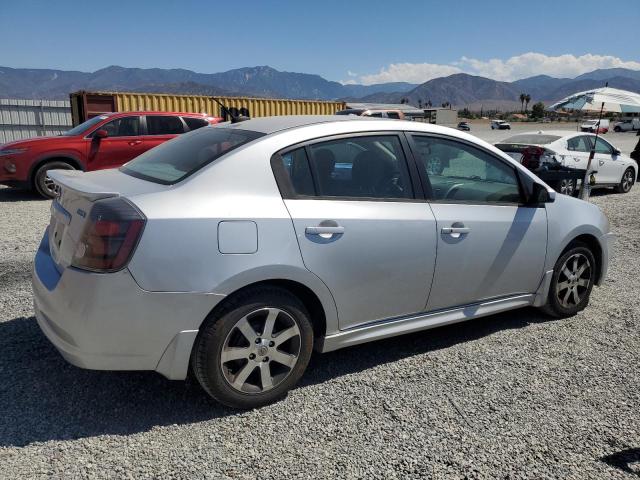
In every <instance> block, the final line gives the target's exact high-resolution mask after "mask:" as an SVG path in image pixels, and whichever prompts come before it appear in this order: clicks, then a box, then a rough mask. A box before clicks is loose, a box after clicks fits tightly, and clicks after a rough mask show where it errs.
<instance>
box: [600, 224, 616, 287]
mask: <svg viewBox="0 0 640 480" xmlns="http://www.w3.org/2000/svg"><path fill="white" fill-rule="evenodd" d="M615 239H616V236H615V234H614V233H612V232H609V233H605V234H604V235H603V236H602V237H601V239H600V245H601V247H602V265H601V269H600V270H601V271H600V277H599V278H598V281H597V282H596V285H602V284H603V283H604V281H605V280H606V278H607V272H608V271H609V259H610V258H611V255H612V254H613V244H614V242H615Z"/></svg>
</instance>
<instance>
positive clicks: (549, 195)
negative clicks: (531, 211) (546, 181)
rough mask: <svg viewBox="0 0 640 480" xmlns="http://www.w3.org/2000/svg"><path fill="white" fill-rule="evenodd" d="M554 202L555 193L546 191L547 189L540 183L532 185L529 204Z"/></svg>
mask: <svg viewBox="0 0 640 480" xmlns="http://www.w3.org/2000/svg"><path fill="white" fill-rule="evenodd" d="M555 200H556V192H554V191H549V190H547V187H545V186H544V185H542V184H540V183H534V184H533V188H532V191H531V197H530V199H529V203H533V204H538V203H553V202H555Z"/></svg>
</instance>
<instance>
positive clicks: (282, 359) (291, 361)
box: [271, 350, 298, 368]
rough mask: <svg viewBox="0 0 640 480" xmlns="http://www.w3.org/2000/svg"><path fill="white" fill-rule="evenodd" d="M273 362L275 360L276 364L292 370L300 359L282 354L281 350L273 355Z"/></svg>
mask: <svg viewBox="0 0 640 480" xmlns="http://www.w3.org/2000/svg"><path fill="white" fill-rule="evenodd" d="M271 360H273V361H274V362H278V363H280V364H282V365H286V366H287V367H289V368H292V367H293V366H294V365H295V364H296V361H297V360H298V359H297V357H296V356H295V355H289V354H286V353H282V352H281V351H279V350H275V351H274V352H273V353H272V354H271Z"/></svg>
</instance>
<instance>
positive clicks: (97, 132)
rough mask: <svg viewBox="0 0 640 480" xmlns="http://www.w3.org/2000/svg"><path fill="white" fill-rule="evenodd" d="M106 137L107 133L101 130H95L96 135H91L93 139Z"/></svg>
mask: <svg viewBox="0 0 640 480" xmlns="http://www.w3.org/2000/svg"><path fill="white" fill-rule="evenodd" d="M108 136H109V132H108V131H106V130H104V129H102V128H101V129H100V130H96V133H94V134H93V138H107V137H108Z"/></svg>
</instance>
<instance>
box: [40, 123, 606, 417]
mask: <svg viewBox="0 0 640 480" xmlns="http://www.w3.org/2000/svg"><path fill="white" fill-rule="evenodd" d="M433 157H438V158H439V159H442V158H446V159H447V162H446V167H444V168H439V169H437V171H433V169H432V165H433V164H434V162H432V161H431V159H432V158H433ZM50 176H51V178H52V179H53V180H54V182H55V183H56V184H57V186H58V188H59V196H58V198H56V199H55V200H54V201H53V203H52V207H51V212H52V215H51V223H50V225H49V227H48V229H47V231H46V233H45V235H44V238H43V240H42V243H41V245H40V247H39V250H38V252H37V255H36V259H35V264H34V273H33V288H34V293H35V312H36V317H37V320H38V323H39V325H40V327H41V329H42V330H43V332H44V333H45V334H46V336H47V337H48V338H49V339H50V341H51V342H52V343H53V344H54V345H55V346H56V348H57V349H58V350H59V351H60V352H61V354H62V355H63V356H64V357H65V358H66V359H67V360H68V361H69V362H71V363H73V364H74V365H77V366H80V367H83V368H90V369H109V370H155V371H157V372H159V373H161V374H162V375H164V376H166V377H167V378H169V379H184V378H185V377H186V376H187V373H188V370H189V368H191V369H192V370H193V372H194V374H195V376H196V377H197V378H198V380H199V382H200V383H201V385H202V386H203V388H204V389H205V390H206V391H207V392H208V393H209V394H210V395H211V396H213V397H214V398H216V399H217V400H219V401H220V402H222V403H224V404H227V405H230V406H233V407H239V408H253V407H256V406H260V405H264V404H266V403H269V402H272V401H274V400H276V399H278V398H280V397H282V396H283V395H285V394H286V392H287V391H288V390H289V389H291V388H292V387H293V386H294V385H295V384H296V383H297V382H298V380H299V379H300V378H301V376H302V374H303V372H304V370H305V368H306V366H307V363H308V361H309V358H310V356H311V352H312V349H313V348H314V347H315V348H316V349H317V350H319V351H321V352H327V351H331V350H336V349H339V348H343V347H347V346H350V345H356V344H359V343H363V342H368V341H372V340H376V339H381V338H386V337H391V336H394V335H400V334H407V333H411V332H416V331H419V330H424V329H428V328H431V327H435V326H438V325H444V324H449V323H453V322H459V321H463V320H472V319H475V318H478V317H482V316H485V315H490V314H493V313H497V312H501V311H505V310H511V309H515V308H520V307H526V306H536V307H540V308H542V309H544V310H545V311H546V312H548V313H549V314H551V315H554V316H557V317H565V316H570V315H574V314H575V313H576V312H578V311H580V310H582V309H584V308H585V307H586V306H587V303H588V301H589V295H590V293H591V289H592V287H593V285H594V284H595V285H597V284H600V283H601V282H602V281H603V279H604V278H605V275H606V271H607V264H608V259H609V242H610V239H611V234H610V233H609V224H608V222H607V220H606V218H605V217H604V215H603V214H602V213H601V212H600V210H599V209H598V207H596V206H595V205H592V204H589V203H586V202H583V201H581V200H577V199H575V198H570V197H566V196H563V195H558V196H556V193H555V192H554V191H553V190H551V189H550V188H549V187H548V186H547V185H545V184H544V183H542V182H541V180H539V179H538V178H537V177H536V176H534V175H533V174H532V173H530V172H529V171H528V170H527V169H525V168H524V167H522V166H521V165H520V164H519V163H518V162H516V161H514V160H513V159H511V158H510V157H509V156H508V155H506V154H505V153H503V152H501V151H500V150H498V149H497V148H495V147H493V146H492V145H490V144H488V143H486V142H483V141H481V140H479V139H477V138H475V137H473V136H471V135H468V134H466V133H463V132H460V131H457V130H454V129H450V128H445V127H439V126H435V125H428V124H423V123H418V122H405V121H398V120H377V119H362V118H358V117H349V116H343V117H340V116H333V117H313V116H312V117H306V116H296V117H271V118H258V119H254V120H249V121H245V122H241V123H236V124H232V125H227V126H220V127H211V128H209V127H207V128H202V129H199V130H197V131H194V132H191V133H187V134H185V135H183V136H181V137H180V138H177V139H175V140H172V141H169V142H167V143H165V144H163V145H161V146H159V147H157V148H155V149H153V150H150V151H148V152H146V153H144V154H143V155H141V156H140V157H138V158H137V159H135V160H133V161H131V162H129V163H128V164H126V165H124V166H123V167H121V168H120V169H117V170H116V169H114V170H103V171H96V172H91V173H82V172H76V171H53V172H51V173H50Z"/></svg>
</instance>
